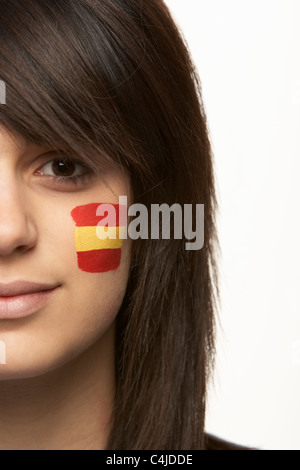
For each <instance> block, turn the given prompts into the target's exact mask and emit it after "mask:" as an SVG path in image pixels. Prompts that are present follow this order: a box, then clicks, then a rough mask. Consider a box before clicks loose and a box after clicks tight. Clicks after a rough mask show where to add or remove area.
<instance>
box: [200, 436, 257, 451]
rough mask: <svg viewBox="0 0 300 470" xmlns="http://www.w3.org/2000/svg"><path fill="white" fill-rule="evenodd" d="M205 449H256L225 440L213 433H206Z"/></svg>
mask: <svg viewBox="0 0 300 470" xmlns="http://www.w3.org/2000/svg"><path fill="white" fill-rule="evenodd" d="M205 449H206V450H254V449H251V448H250V447H249V448H248V447H243V446H241V445H238V444H234V443H232V442H228V441H224V440H223V439H220V438H219V437H216V436H213V435H212V434H207V433H206V434H205Z"/></svg>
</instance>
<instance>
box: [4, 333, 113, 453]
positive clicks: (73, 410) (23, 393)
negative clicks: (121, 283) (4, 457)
mask: <svg viewBox="0 0 300 470" xmlns="http://www.w3.org/2000/svg"><path fill="white" fill-rule="evenodd" d="M114 388H115V368H114V328H113V327H112V328H111V329H110V330H109V331H107V332H106V334H105V335H104V336H103V337H102V338H101V341H99V342H98V343H96V344H94V345H93V346H92V347H91V348H90V349H88V350H87V351H85V352H84V353H83V354H81V355H80V356H79V357H77V358H76V359H73V360H72V361H71V362H69V363H68V364H66V365H64V366H62V367H60V368H59V369H56V370H54V371H51V372H49V373H47V374H45V375H43V376H41V377H37V378H30V379H23V380H11V381H2V382H0V450H102V449H105V448H106V443H107V440H108V434H109V431H110V418H111V413H112V408H113V399H114Z"/></svg>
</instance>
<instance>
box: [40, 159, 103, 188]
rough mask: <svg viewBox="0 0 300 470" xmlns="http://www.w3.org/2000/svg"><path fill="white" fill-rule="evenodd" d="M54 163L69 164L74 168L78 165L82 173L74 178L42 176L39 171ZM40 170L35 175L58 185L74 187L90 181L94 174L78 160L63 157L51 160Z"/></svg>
mask: <svg viewBox="0 0 300 470" xmlns="http://www.w3.org/2000/svg"><path fill="white" fill-rule="evenodd" d="M54 162H65V163H71V164H73V165H74V166H75V167H76V165H80V166H81V167H82V168H83V170H84V172H83V173H82V174H80V175H75V176H53V175H45V174H43V173H42V170H41V169H42V168H44V167H45V166H46V165H49V164H51V163H54ZM41 169H39V170H37V173H38V174H40V175H41V176H46V177H47V179H48V180H49V179H50V180H52V181H53V182H55V183H58V184H70V185H74V186H78V184H79V183H80V184H83V183H84V182H86V180H87V179H90V178H91V177H92V176H93V174H94V172H93V170H92V169H91V168H90V167H89V166H88V165H86V164H84V163H82V162H80V161H78V160H73V159H72V158H64V157H61V158H59V157H57V158H53V159H52V160H49V161H48V162H46V163H45V164H44V165H43V166H42V167H41Z"/></svg>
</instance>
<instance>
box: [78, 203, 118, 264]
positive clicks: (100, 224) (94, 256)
mask: <svg viewBox="0 0 300 470" xmlns="http://www.w3.org/2000/svg"><path fill="white" fill-rule="evenodd" d="M71 215H72V217H73V220H74V221H75V224H76V228H75V247H76V252H77V259H78V267H79V269H81V270H82V271H85V272H88V273H104V272H107V271H112V270H115V269H117V268H118V267H119V266H120V263H121V254H122V245H123V239H124V238H125V236H126V230H127V207H126V206H122V205H119V204H110V203H93V204H87V205H84V206H78V207H75V209H73V210H72V212H71Z"/></svg>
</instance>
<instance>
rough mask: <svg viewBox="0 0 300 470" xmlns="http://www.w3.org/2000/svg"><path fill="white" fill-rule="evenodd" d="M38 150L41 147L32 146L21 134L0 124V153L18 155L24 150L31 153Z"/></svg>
mask: <svg viewBox="0 0 300 470" xmlns="http://www.w3.org/2000/svg"><path fill="white" fill-rule="evenodd" d="M40 148H41V146H38V145H36V144H33V143H32V142H30V141H29V140H28V139H26V137H24V136H22V135H21V134H19V133H17V132H15V131H11V130H9V129H7V127H5V126H4V125H3V124H2V123H1V122H0V153H6V152H17V153H19V152H23V151H25V150H29V151H31V150H36V149H40ZM45 148H46V147H45Z"/></svg>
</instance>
